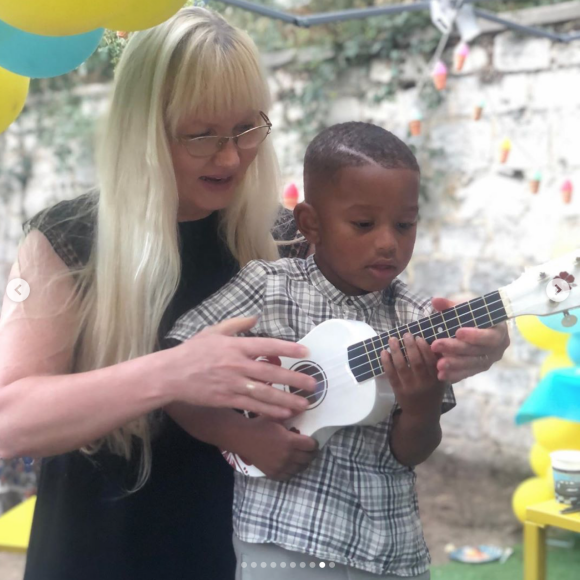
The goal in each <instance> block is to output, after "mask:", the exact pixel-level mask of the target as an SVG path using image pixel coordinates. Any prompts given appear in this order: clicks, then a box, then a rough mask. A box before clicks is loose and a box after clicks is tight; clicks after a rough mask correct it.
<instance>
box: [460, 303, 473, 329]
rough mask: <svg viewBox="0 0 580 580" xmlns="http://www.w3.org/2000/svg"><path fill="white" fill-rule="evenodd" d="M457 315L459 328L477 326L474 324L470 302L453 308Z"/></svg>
mask: <svg viewBox="0 0 580 580" xmlns="http://www.w3.org/2000/svg"><path fill="white" fill-rule="evenodd" d="M455 308H456V309H457V311H458V313H459V322H460V324H461V326H469V327H474V326H477V323H476V322H475V315H474V314H473V310H472V309H471V302H465V303H464V304H459V305H458V306H456V307H455Z"/></svg>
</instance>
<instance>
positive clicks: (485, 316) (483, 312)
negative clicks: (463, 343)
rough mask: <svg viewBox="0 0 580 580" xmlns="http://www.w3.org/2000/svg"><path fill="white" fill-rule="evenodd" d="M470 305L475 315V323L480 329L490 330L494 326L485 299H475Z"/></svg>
mask: <svg viewBox="0 0 580 580" xmlns="http://www.w3.org/2000/svg"><path fill="white" fill-rule="evenodd" d="M470 305H471V308H472V310H473V312H474V314H475V323H476V325H477V327H478V328H489V327H490V326H493V320H492V318H491V315H490V314H489V309H488V307H487V304H486V303H485V300H484V299H483V298H475V299H473V300H471V301H470Z"/></svg>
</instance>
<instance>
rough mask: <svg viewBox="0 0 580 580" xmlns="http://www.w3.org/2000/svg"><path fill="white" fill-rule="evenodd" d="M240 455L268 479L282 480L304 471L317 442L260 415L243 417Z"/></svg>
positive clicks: (315, 449)
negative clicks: (252, 417)
mask: <svg viewBox="0 0 580 580" xmlns="http://www.w3.org/2000/svg"><path fill="white" fill-rule="evenodd" d="M247 421H248V423H249V425H248V427H250V426H251V427H250V428H249V429H248V430H247V431H246V430H245V431H246V434H245V436H244V442H243V450H242V452H241V453H240V455H243V457H244V458H247V459H248V461H250V463H252V464H253V465H255V466H256V467H257V468H258V469H260V470H261V471H262V472H263V473H264V474H265V475H266V477H268V478H269V479H276V480H279V481H285V480H287V479H290V478H291V477H292V476H294V475H296V474H297V473H300V472H301V471H304V470H305V469H306V468H307V467H308V466H309V465H310V463H311V462H312V461H313V460H314V458H315V457H316V453H317V450H318V443H317V442H316V440H315V439H312V437H307V436H306V435H300V434H298V433H295V432H293V431H289V430H288V429H287V428H286V427H284V425H282V424H280V423H276V422H275V421H271V420H269V419H266V418H264V417H257V418H255V419H248V420H247Z"/></svg>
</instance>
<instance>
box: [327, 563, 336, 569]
mask: <svg viewBox="0 0 580 580" xmlns="http://www.w3.org/2000/svg"><path fill="white" fill-rule="evenodd" d="M328 566H329V568H334V567H335V566H336V564H335V563H334V562H331V563H330V564H329V565H328Z"/></svg>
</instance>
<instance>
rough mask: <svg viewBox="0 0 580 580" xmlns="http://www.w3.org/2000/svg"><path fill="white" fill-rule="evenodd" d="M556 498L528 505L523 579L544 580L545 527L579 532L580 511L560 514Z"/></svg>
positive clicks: (561, 508)
mask: <svg viewBox="0 0 580 580" xmlns="http://www.w3.org/2000/svg"><path fill="white" fill-rule="evenodd" d="M566 507H567V506H565V505H563V504H561V503H558V502H557V501H556V500H553V499H552V500H550V501H545V502H543V503H539V504H536V505H533V506H530V507H529V508H528V509H527V511H526V521H525V522H524V580H546V528H547V527H548V526H553V527H555V528H563V529H564V530H570V531H571V532H577V533H580V513H575V514H569V515H562V514H561V513H560V511H561V510H563V509H565V508H566Z"/></svg>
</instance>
